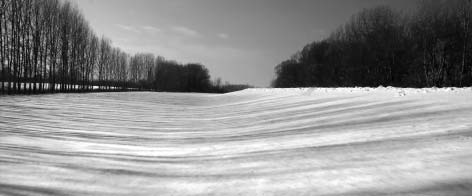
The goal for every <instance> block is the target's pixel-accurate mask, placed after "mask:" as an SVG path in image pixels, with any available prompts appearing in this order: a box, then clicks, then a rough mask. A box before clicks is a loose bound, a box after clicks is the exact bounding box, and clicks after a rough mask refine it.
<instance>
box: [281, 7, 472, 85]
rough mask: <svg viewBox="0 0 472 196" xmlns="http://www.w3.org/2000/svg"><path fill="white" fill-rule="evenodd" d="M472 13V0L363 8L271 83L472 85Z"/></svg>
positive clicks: (285, 67) (295, 58)
mask: <svg viewBox="0 0 472 196" xmlns="http://www.w3.org/2000/svg"><path fill="white" fill-rule="evenodd" d="M471 15H472V2H471V0H423V1H421V2H419V3H418V5H417V7H416V9H415V10H414V11H413V12H411V13H403V12H399V11H396V10H394V9H392V8H390V7H388V6H379V7H375V8H371V9H364V10H363V11H361V12H360V13H358V14H356V15H354V16H352V18H351V19H350V21H348V22H347V23H346V24H345V25H344V26H341V27H339V28H338V29H337V30H336V31H334V32H333V33H332V34H331V35H330V36H329V37H328V38H327V39H324V40H321V41H315V42H313V43H310V44H308V45H306V46H305V47H304V48H303V49H302V50H301V51H299V52H297V53H296V54H295V55H293V56H292V57H291V58H290V59H288V60H286V61H284V62H282V63H280V64H279V65H277V66H276V68H275V73H276V78H275V79H274V80H273V82H272V86H274V87H310V86H316V87H352V86H366V87H376V86H381V85H382V86H397V87H433V86H436V87H445V86H457V87H463V86H471V85H472V20H471Z"/></svg>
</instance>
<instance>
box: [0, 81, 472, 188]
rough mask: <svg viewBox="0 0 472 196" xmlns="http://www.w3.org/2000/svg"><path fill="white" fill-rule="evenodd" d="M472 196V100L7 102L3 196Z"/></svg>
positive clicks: (104, 98) (261, 93)
mask: <svg viewBox="0 0 472 196" xmlns="http://www.w3.org/2000/svg"><path fill="white" fill-rule="evenodd" d="M65 194H71V195H188V194H190V195H327V196H336V195H359V196H361V195H398V196H400V195H463V196H470V195H472V89H471V88H466V89H418V90H417V89H393V88H378V89H250V90H245V91H242V92H236V93H231V94H225V95H207V94H172V93H149V92H144V93H136V92H133V93H97V94H56V95H38V96H10V97H8V96H7V97H0V195H65Z"/></svg>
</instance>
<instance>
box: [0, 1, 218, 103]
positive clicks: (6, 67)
mask: <svg viewBox="0 0 472 196" xmlns="http://www.w3.org/2000/svg"><path fill="white" fill-rule="evenodd" d="M0 9H1V10H0V63H1V65H0V69H1V73H0V90H1V93H3V94H14V93H45V92H50V93H54V92H88V91H108V90H157V91H174V92H175V91H178V92H215V90H214V88H213V86H212V83H211V82H210V76H209V73H208V70H207V69H206V68H205V67H204V66H203V65H200V64H187V65H182V64H179V63H176V62H174V61H167V60H165V59H164V58H162V57H157V58H156V57H155V56H154V55H152V54H136V55H133V56H131V55H129V54H127V53H125V52H123V51H121V50H120V49H119V48H116V47H113V46H112V44H111V41H110V40H108V39H107V38H104V37H98V36H97V35H96V34H95V33H94V32H93V30H92V29H91V28H90V25H89V24H88V22H87V21H86V20H85V19H84V17H83V15H82V14H81V13H80V11H79V10H78V8H77V7H76V6H75V5H73V4H71V3H70V2H69V1H61V0H0Z"/></svg>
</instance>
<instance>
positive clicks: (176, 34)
mask: <svg viewBox="0 0 472 196" xmlns="http://www.w3.org/2000/svg"><path fill="white" fill-rule="evenodd" d="M73 1H74V2H76V3H77V5H78V6H79V9H81V10H82V12H83V14H84V15H85V18H86V19H87V20H88V21H89V22H90V24H91V26H92V28H93V29H94V31H95V32H97V34H98V35H104V36H106V37H108V38H110V39H111V40H112V41H113V44H114V45H115V46H118V47H120V48H121V49H123V50H124V51H127V52H129V53H130V54H134V53H137V52H148V53H153V54H155V55H159V56H163V57H165V58H167V59H170V60H177V61H179V62H181V63H190V62H196V63H202V64H204V65H205V66H206V67H207V68H208V69H209V70H210V74H211V75H212V77H213V78H216V77H221V78H222V79H223V80H224V81H229V82H232V83H241V84H251V85H255V86H259V87H266V86H269V84H270V81H271V80H272V79H273V78H274V76H275V74H274V67H275V66H276V65H277V64H279V63H280V62H282V61H283V60H285V59H288V58H289V57H290V56H291V55H292V54H294V53H295V52H296V51H298V50H300V49H301V48H302V47H303V46H304V45H306V44H307V43H309V42H312V41H315V40H320V39H323V38H325V37H326V36H327V35H328V34H329V32H331V31H332V30H334V29H336V28H337V27H338V26H340V25H342V24H344V23H345V22H346V21H347V20H348V19H349V18H350V17H351V15H353V14H355V13H357V12H359V11H360V10H362V9H363V8H369V7H373V6H376V5H391V6H392V7H394V8H396V9H409V8H414V7H415V3H414V1H412V0H73Z"/></svg>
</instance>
